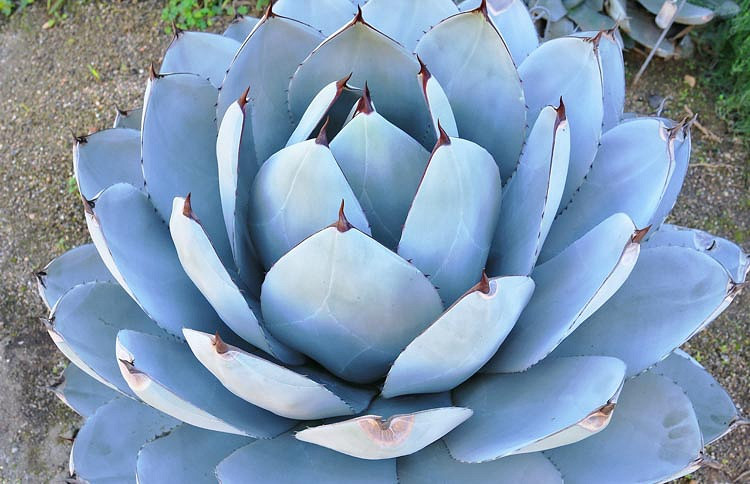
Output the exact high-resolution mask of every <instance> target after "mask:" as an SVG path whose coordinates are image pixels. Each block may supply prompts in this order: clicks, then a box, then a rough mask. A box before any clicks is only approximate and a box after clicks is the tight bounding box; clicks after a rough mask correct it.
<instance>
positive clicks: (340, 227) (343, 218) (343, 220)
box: [332, 199, 352, 233]
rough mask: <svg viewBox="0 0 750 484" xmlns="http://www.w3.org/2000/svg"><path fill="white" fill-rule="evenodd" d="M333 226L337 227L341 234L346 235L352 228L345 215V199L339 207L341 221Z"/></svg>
mask: <svg viewBox="0 0 750 484" xmlns="http://www.w3.org/2000/svg"><path fill="white" fill-rule="evenodd" d="M332 226H333V227H336V230H338V231H339V232H341V233H344V232H346V231H347V230H349V229H351V228H352V224H350V223H349V221H348V220H347V219H346V215H344V199H341V206H340V207H339V219H338V220H337V221H336V223H335V224H333V225H332Z"/></svg>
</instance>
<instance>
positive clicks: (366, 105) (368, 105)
mask: <svg viewBox="0 0 750 484" xmlns="http://www.w3.org/2000/svg"><path fill="white" fill-rule="evenodd" d="M373 111H375V109H374V108H373V107H372V98H371V97H370V88H369V87H368V86H367V82H366V81H365V92H364V93H363V94H362V97H361V98H359V103H358V104H357V109H356V111H355V114H370V113H372V112H373Z"/></svg>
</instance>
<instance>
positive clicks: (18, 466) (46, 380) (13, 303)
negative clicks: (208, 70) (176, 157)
mask: <svg viewBox="0 0 750 484" xmlns="http://www.w3.org/2000/svg"><path fill="white" fill-rule="evenodd" d="M70 3H73V2H70ZM162 5H163V3H162V2H156V1H141V2H137V3H136V2H123V3H99V2H87V3H85V4H82V5H79V4H73V5H71V6H70V7H69V9H70V10H69V14H70V17H69V18H68V19H67V20H65V21H63V22H60V23H58V24H57V25H56V26H55V27H54V28H51V29H42V28H41V27H42V25H43V24H44V23H45V22H46V20H47V17H46V15H45V12H44V8H43V6H41V5H32V6H31V7H29V8H27V9H26V10H25V11H24V12H23V13H22V14H18V15H14V16H13V17H11V18H10V19H9V20H7V21H5V22H0V113H1V114H0V274H2V278H0V481H1V482H61V481H63V480H64V479H65V478H66V477H67V471H66V468H67V459H68V453H69V451H70V439H71V438H72V437H73V436H74V434H75V431H76V429H77V427H78V426H79V425H80V419H79V418H78V417H77V416H76V415H75V414H73V412H72V411H70V410H68V408H67V407H65V406H64V405H63V404H62V403H60V402H59V401H58V400H57V399H56V398H55V397H54V395H53V394H52V393H51V392H49V391H48V390H47V387H48V386H49V385H51V384H52V383H54V381H55V380H56V379H57V377H58V376H59V374H60V373H61V372H62V370H63V368H64V367H65V361H64V358H63V357H62V355H61V354H60V353H59V352H58V351H57V350H56V348H55V346H54V345H53V343H52V341H51V340H50V338H49V337H48V336H47V334H46V332H45V331H44V329H43V326H42V324H41V323H40V322H39V318H40V317H44V316H46V311H45V309H44V307H43V305H42V304H41V302H40V301H39V299H38V297H37V295H36V286H35V281H34V277H33V273H34V271H36V270H38V269H40V268H41V267H43V266H44V265H45V264H46V263H47V262H48V261H49V260H50V259H51V258H52V257H54V256H57V255H59V254H61V253H63V252H64V251H65V250H67V249H69V248H71V247H74V246H76V245H79V244H82V243H85V242H87V241H88V235H87V233H86V230H85V223H84V219H83V211H82V210H81V206H80V201H79V200H78V197H77V194H76V191H75V189H74V186H73V189H71V185H70V177H71V176H72V164H71V148H72V137H73V135H72V133H75V134H83V133H87V132H92V131H95V130H97V129H103V128H106V127H109V126H110V124H111V123H112V120H113V117H114V106H115V104H117V105H118V106H121V107H124V108H128V107H135V106H138V105H140V104H141V96H142V92H143V89H144V87H145V82H146V77H147V72H148V65H149V63H150V62H152V61H153V62H155V63H157V64H158V62H159V61H160V56H161V53H162V52H163V51H164V49H165V48H166V46H167V45H168V43H169V41H170V36H169V35H167V34H165V32H164V24H162V23H161V20H160V9H161V7H162ZM626 61H627V63H628V70H629V75H632V73H633V72H634V71H635V70H636V69H637V67H638V65H639V63H640V62H642V58H641V57H639V56H636V55H628V56H627V57H626ZM705 69H706V65H705V64H702V63H701V62H698V61H680V62H676V61H671V62H664V61H662V60H659V59H656V60H655V61H654V62H653V64H652V65H651V66H650V67H649V69H648V70H647V71H646V75H645V76H644V77H643V79H642V80H641V82H640V84H639V85H638V86H637V87H636V88H635V89H631V92H630V96H629V99H628V110H632V111H636V112H639V113H650V112H653V111H655V109H656V107H655V106H656V105H658V102H659V101H660V99H661V98H664V97H667V96H670V97H671V98H672V100H671V101H668V102H667V103H666V105H665V109H664V112H663V114H664V115H665V116H668V117H671V118H675V119H679V118H682V117H683V116H685V115H686V114H687V112H686V110H685V106H687V108H689V109H690V110H691V111H693V112H697V113H699V116H700V117H699V120H700V122H701V123H702V126H704V127H705V128H706V129H707V130H708V131H710V132H711V133H713V134H715V135H716V137H717V138H716V140H713V139H710V138H709V137H708V136H707V135H705V134H703V133H702V132H700V131H699V130H697V129H693V136H694V138H693V139H694V144H693V158H692V159H693V165H692V168H690V171H689V173H688V178H687V181H686V183H685V187H684V189H683V192H682V196H681V197H680V199H679V201H678V203H677V206H676V208H675V210H674V212H673V214H672V216H671V219H670V220H671V221H672V222H674V223H678V224H680V225H687V226H691V227H696V228H700V229H704V230H707V231H710V232H713V233H715V234H718V235H721V236H724V237H728V238H730V239H734V240H737V241H740V242H741V244H742V245H743V247H744V248H745V250H750V191H749V190H748V184H747V183H748V161H747V160H748V153H747V151H746V150H745V149H744V148H743V143H742V140H740V139H737V138H734V137H732V135H731V134H729V132H728V130H727V127H726V125H725V124H724V123H723V122H722V120H721V119H719V118H717V117H716V115H715V113H714V108H713V102H714V100H715V99H716V96H717V95H718V93H716V92H712V91H711V90H710V89H709V88H708V87H707V86H706V85H705V84H704V83H703V79H702V76H701V72H704V70H705ZM94 73H96V74H94ZM686 75H688V76H692V78H693V79H695V80H696V83H695V86H694V87H691V86H690V84H688V83H686V81H685V76H686ZM748 321H750V295H749V294H743V295H740V296H739V297H738V298H737V299H736V300H735V302H734V304H732V305H731V307H730V308H729V309H728V310H727V311H726V312H725V313H724V314H723V315H722V316H721V317H720V318H719V319H717V320H716V321H715V322H714V323H713V324H712V325H711V326H710V327H709V329H708V330H706V331H704V332H702V333H701V334H699V335H698V336H696V337H695V338H694V339H693V340H691V341H690V343H689V344H687V345H685V349H687V350H688V351H689V352H691V354H693V355H694V356H695V357H696V358H697V359H699V361H700V362H701V363H702V364H703V365H704V366H706V368H708V370H709V371H711V373H713V374H714V375H715V376H716V377H717V378H718V380H719V381H720V382H721V383H722V384H723V385H724V387H725V388H727V390H728V391H729V393H730V394H731V395H732V396H733V398H734V400H735V402H736V403H737V405H738V406H739V407H740V409H741V410H742V411H743V413H748V409H750V384H749V383H750V382H749V381H748V380H749V379H750V334H749V332H748ZM707 453H708V455H709V456H710V457H711V458H713V459H714V460H715V461H716V463H717V466H718V467H721V468H722V470H714V469H706V468H704V469H701V470H700V471H698V472H696V473H694V474H693V475H692V476H690V477H689V478H688V479H687V480H691V479H692V480H695V481H697V482H730V481H731V480H732V479H734V478H736V477H738V476H740V474H741V473H743V472H744V471H747V470H748V469H750V429H748V428H747V427H745V428H740V429H738V430H736V431H735V432H733V433H732V434H730V435H729V436H727V437H725V438H724V439H722V440H721V441H720V442H719V443H717V444H715V445H712V446H710V447H709V448H708V449H707ZM745 479H747V480H745V482H750V478H745Z"/></svg>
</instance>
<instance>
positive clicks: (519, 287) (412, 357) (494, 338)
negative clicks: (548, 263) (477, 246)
mask: <svg viewBox="0 0 750 484" xmlns="http://www.w3.org/2000/svg"><path fill="white" fill-rule="evenodd" d="M533 292H534V281H533V280H532V279H531V278H528V277H522V276H508V277H500V278H495V279H486V278H483V280H482V281H481V282H480V283H479V284H478V285H477V286H476V287H475V288H473V289H472V290H470V292H469V293H467V294H465V295H464V296H463V297H462V298H461V299H459V300H458V301H456V303H455V304H454V305H453V306H452V307H451V308H449V309H448V310H447V311H446V312H445V313H443V315H442V316H440V318H438V320H437V321H435V322H434V323H432V325H430V327H428V328H427V329H426V330H425V331H424V332H423V333H422V334H420V335H419V336H418V337H417V338H415V339H414V341H412V342H411V343H410V344H409V346H407V347H406V349H404V351H402V352H401V354H400V355H399V356H398V358H396V361H395V362H394V363H393V366H392V367H391V369H390V370H389V371H388V376H387V377H386V379H385V383H384V384H383V391H382V394H383V396H385V397H387V398H390V397H392V396H397V395H408V394H414V393H436V392H444V391H448V390H451V389H452V388H455V387H456V386H458V385H459V384H461V383H463V382H464V381H466V379H468V378H469V377H470V376H472V375H473V374H474V373H476V372H477V370H479V368H481V367H482V366H483V365H484V364H485V363H487V361H488V360H489V359H490V358H491V357H492V355H494V354H495V352H496V351H497V349H498V348H499V347H500V345H501V344H502V342H503V341H504V340H505V337H506V336H508V333H509V332H510V330H511V328H513V325H514V324H515V322H516V320H517V319H518V316H519V315H520V314H521V311H523V308H524V307H525V306H526V303H527V302H528V301H529V299H530V298H531V294H532V293H533Z"/></svg>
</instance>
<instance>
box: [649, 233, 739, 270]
mask: <svg viewBox="0 0 750 484" xmlns="http://www.w3.org/2000/svg"><path fill="white" fill-rule="evenodd" d="M667 246H677V247H687V248H690V249H695V250H698V251H701V252H703V253H704V254H708V255H709V256H711V257H713V258H714V260H716V262H718V263H719V264H721V266H722V267H723V268H724V270H726V271H727V272H728V273H729V275H730V276H731V278H732V281H733V282H734V283H736V284H742V283H743V282H745V280H746V278H747V275H748V273H749V272H750V256H748V255H747V254H745V252H744V251H743V250H742V248H741V247H739V246H738V245H737V244H735V243H734V242H731V241H729V240H727V239H724V238H721V237H717V236H715V235H711V234H709V233H708V232H704V231H702V230H697V229H689V228H685V227H680V226H678V225H670V224H664V225H662V226H661V228H659V230H657V231H656V232H654V233H653V235H651V236H650V237H649V238H648V240H647V241H646V242H645V243H644V247H667Z"/></svg>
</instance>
